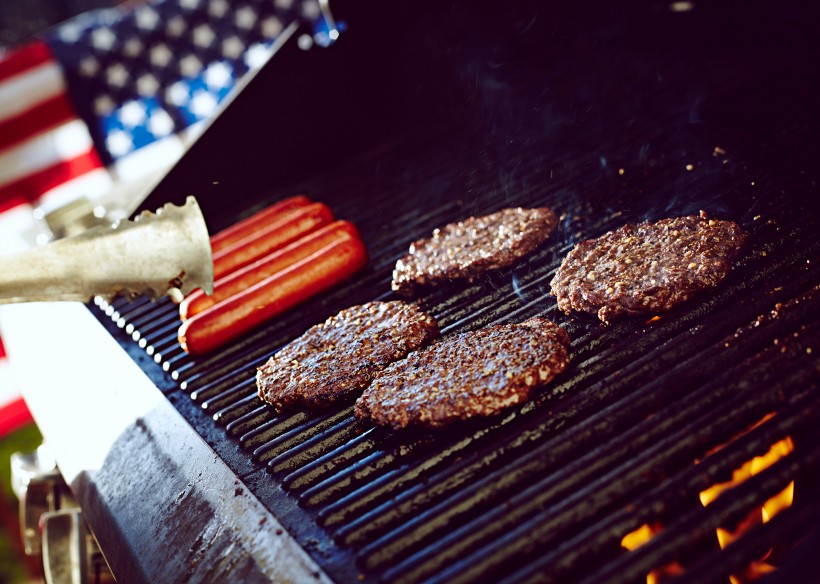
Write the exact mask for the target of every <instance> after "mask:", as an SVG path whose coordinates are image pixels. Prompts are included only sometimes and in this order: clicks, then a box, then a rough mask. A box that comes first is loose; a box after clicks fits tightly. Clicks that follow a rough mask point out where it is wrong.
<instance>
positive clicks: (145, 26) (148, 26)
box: [135, 6, 159, 30]
mask: <svg viewBox="0 0 820 584" xmlns="http://www.w3.org/2000/svg"><path fill="white" fill-rule="evenodd" d="M135 16H136V19H137V27H139V28H141V29H142V30H154V28H156V26H157V22H159V14H157V11H156V10H154V9H153V8H151V7H150V6H141V7H140V8H137V9H136V10H135Z"/></svg>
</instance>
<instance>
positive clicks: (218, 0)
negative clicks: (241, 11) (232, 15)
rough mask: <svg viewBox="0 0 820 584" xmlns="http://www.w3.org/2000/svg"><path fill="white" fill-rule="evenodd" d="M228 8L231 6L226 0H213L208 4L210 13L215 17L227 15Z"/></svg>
mask: <svg viewBox="0 0 820 584" xmlns="http://www.w3.org/2000/svg"><path fill="white" fill-rule="evenodd" d="M228 8H230V7H229V6H228V3H227V2H226V1H225V0H211V3H210V4H209V5H208V14H210V15H211V16H213V17H214V18H222V17H223V16H225V13H226V12H227V11H228Z"/></svg>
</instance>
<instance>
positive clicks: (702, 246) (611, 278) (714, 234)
mask: <svg viewBox="0 0 820 584" xmlns="http://www.w3.org/2000/svg"><path fill="white" fill-rule="evenodd" d="M745 242H746V234H745V233H744V231H743V230H742V229H741V228H740V226H738V225H737V223H733V222H731V221H719V220H715V219H707V218H706V217H704V216H688V217H678V218H675V219H662V220H660V221H656V222H654V223H650V222H644V223H639V224H637V225H624V226H623V227H620V228H619V229H616V230H614V231H610V232H609V233H606V234H604V235H602V236H601V237H598V238H596V239H590V240H588V241H583V242H581V243H579V244H578V245H576V246H575V248H574V249H572V251H570V252H569V254H568V255H567V257H565V258H564V261H563V262H562V263H561V267H559V268H558V271H557V272H556V273H555V277H554V278H553V279H552V283H551V288H552V294H553V295H554V296H556V297H557V299H558V307H559V308H561V309H562V310H563V311H565V312H567V313H569V312H570V310H571V309H575V310H580V311H585V312H591V313H597V315H598V318H600V319H601V320H602V321H604V322H610V321H612V320H613V319H615V318H617V317H620V316H623V315H637V314H646V313H655V312H662V311H666V310H669V309H670V308H671V307H672V306H674V305H675V304H678V303H680V302H684V301H685V300H688V299H689V298H691V297H692V295H693V294H695V293H696V292H697V291H699V290H702V289H704V288H709V287H712V286H716V285H717V284H718V283H719V282H720V281H721V280H723V278H724V277H725V276H726V274H727V273H728V272H729V269H730V268H731V265H732V260H733V259H734V258H735V257H737V255H738V254H739V252H740V250H741V248H742V247H743V245H744V244H745Z"/></svg>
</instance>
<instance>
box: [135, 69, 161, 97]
mask: <svg viewBox="0 0 820 584" xmlns="http://www.w3.org/2000/svg"><path fill="white" fill-rule="evenodd" d="M158 89H159V81H157V78H156V77H155V76H153V75H152V74H151V73H144V74H143V75H140V77H139V79H137V93H139V94H140V95H145V96H151V95H154V94H155V93H156V92H157V90H158Z"/></svg>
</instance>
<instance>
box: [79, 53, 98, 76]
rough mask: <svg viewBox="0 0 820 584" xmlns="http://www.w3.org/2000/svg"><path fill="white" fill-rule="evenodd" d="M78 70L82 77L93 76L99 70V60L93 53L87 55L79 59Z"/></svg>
mask: <svg viewBox="0 0 820 584" xmlns="http://www.w3.org/2000/svg"><path fill="white" fill-rule="evenodd" d="M78 70H79V73H80V75H82V76H83V77H93V76H94V75H96V74H97V71H99V70H100V62H99V61H97V59H96V58H95V57H94V56H93V55H89V56H88V57H86V58H84V59H83V60H82V61H80V66H79V68H78Z"/></svg>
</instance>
